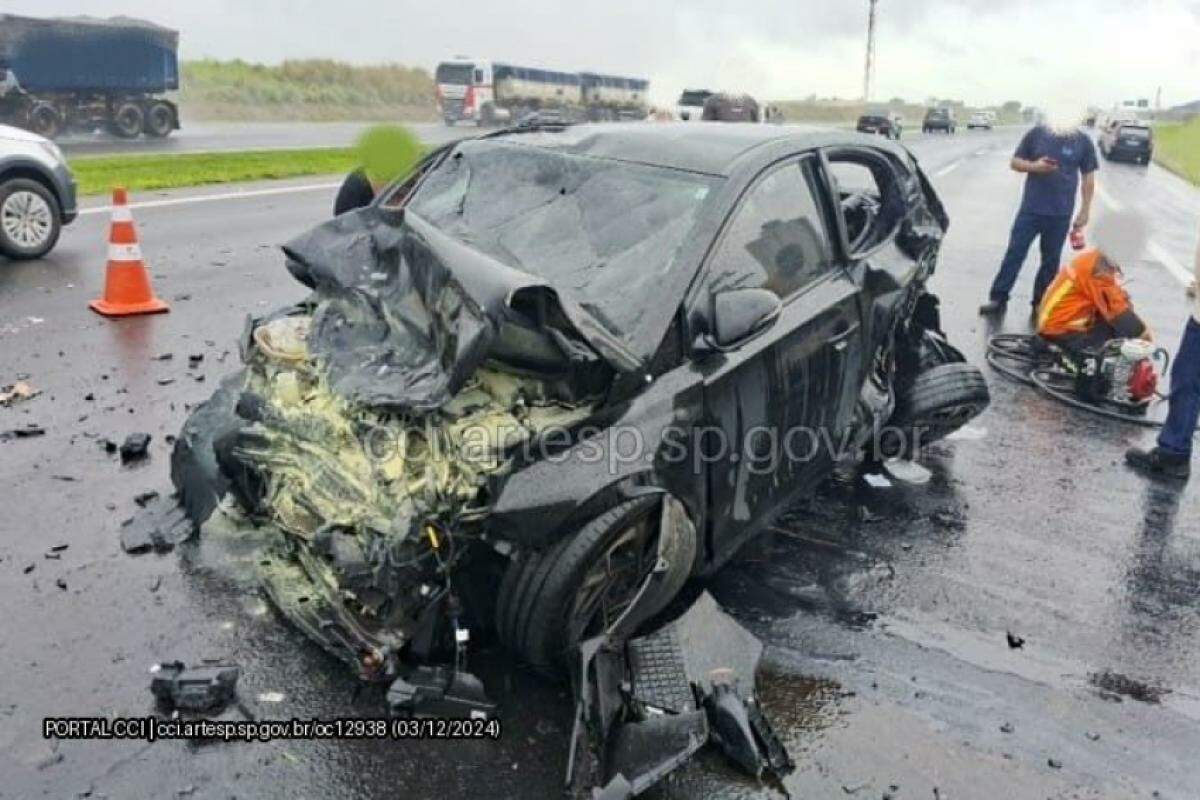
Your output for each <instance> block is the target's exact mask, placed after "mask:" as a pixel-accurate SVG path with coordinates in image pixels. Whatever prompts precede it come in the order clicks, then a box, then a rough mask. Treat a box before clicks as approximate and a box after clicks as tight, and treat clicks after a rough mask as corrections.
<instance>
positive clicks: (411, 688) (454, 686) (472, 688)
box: [387, 665, 496, 719]
mask: <svg viewBox="0 0 1200 800" xmlns="http://www.w3.org/2000/svg"><path fill="white" fill-rule="evenodd" d="M387 704H388V710H389V711H391V713H392V714H395V715H402V716H416V717H425V716H429V717H456V718H471V719H478V718H481V717H482V718H486V717H491V716H493V715H494V714H495V713H496V704H495V703H493V702H492V701H491V700H490V699H488V696H487V694H485V693H484V690H483V682H482V681H480V680H479V678H477V677H475V676H474V675H472V674H471V673H469V672H466V671H464V670H456V669H454V668H452V667H442V666H426V665H422V666H417V667H413V668H412V669H411V670H409V671H407V672H405V674H404V675H402V676H401V677H399V678H397V679H396V680H394V681H392V685H391V686H389V687H388V691H387Z"/></svg>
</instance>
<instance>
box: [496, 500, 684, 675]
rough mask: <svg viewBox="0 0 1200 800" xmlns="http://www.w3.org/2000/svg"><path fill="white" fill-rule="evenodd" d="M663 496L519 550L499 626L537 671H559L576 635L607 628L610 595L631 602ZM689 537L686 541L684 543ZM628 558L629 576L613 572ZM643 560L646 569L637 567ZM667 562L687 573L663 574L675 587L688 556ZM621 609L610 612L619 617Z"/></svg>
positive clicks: (504, 589)
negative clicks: (548, 543) (539, 547)
mask: <svg viewBox="0 0 1200 800" xmlns="http://www.w3.org/2000/svg"><path fill="white" fill-rule="evenodd" d="M661 503H662V499H661V497H660V496H659V495H650V496H646V497H638V498H635V499H633V500H626V501H624V502H622V503H619V504H617V505H616V506H613V507H612V508H610V509H609V510H608V511H605V512H604V513H602V514H600V515H599V516H597V517H595V518H593V519H592V520H591V521H589V522H588V523H586V524H585V525H584V526H583V527H582V528H580V529H579V531H578V532H577V533H575V534H574V535H572V536H567V537H566V538H564V539H563V540H562V541H561V542H558V543H557V544H555V545H553V546H552V547H550V548H548V549H546V550H543V551H540V552H528V553H525V554H523V555H522V557H519V558H514V559H513V561H512V562H510V564H509V566H508V570H507V572H506V573H505V576H504V580H503V582H502V583H501V586H500V593H499V597H498V599H497V603H496V631H497V633H498V635H499V637H500V641H501V642H502V643H503V644H504V645H505V646H507V647H508V648H509V649H510V650H512V651H514V652H515V653H516V654H517V655H518V656H519V657H520V658H521V659H522V660H523V661H524V662H525V663H526V664H528V665H529V666H531V667H533V669H535V670H536V671H538V672H540V673H542V674H544V675H547V676H555V675H560V674H561V672H560V670H562V669H563V667H565V666H566V665H567V664H568V663H569V661H568V658H569V656H570V654H571V652H572V651H573V650H574V649H575V647H576V646H577V645H578V644H579V642H580V641H581V640H583V639H587V638H590V637H592V636H594V635H596V634H598V633H600V632H601V630H602V629H603V627H604V625H603V620H604V619H605V614H606V613H608V612H609V610H610V609H606V608H603V607H602V606H603V604H604V602H605V601H606V600H608V601H611V602H612V604H613V606H615V607H619V606H620V604H621V603H625V604H626V605H627V604H628V603H629V602H631V601H632V600H633V597H634V595H635V594H636V590H637V588H638V587H639V586H640V585H641V582H642V579H643V578H644V576H645V575H648V574H649V571H650V570H651V569H653V565H654V562H655V561H656V558H657V550H658V539H659V533H660V531H659V530H658V526H659V510H660V509H661V508H662V505H661ZM689 530H690V533H689V534H688V536H690V537H691V539H692V541H691V542H690V545H691V552H692V553H693V556H694V553H695V545H696V542H695V529H694V528H691V527H690V526H689ZM688 544H689V543H684V545H683V549H684V550H686V549H687V547H688ZM630 559H633V561H632V565H633V567H634V569H633V570H631V571H630V574H631V580H628V581H621V580H620V576H621V575H622V573H620V572H619V571H617V573H616V575H614V573H613V569H612V568H613V565H614V564H616V565H617V567H618V570H619V567H621V566H626V565H628V564H629V563H630ZM647 562H648V563H647ZM684 562H687V563H684ZM643 565H644V566H645V567H646V569H645V572H644V575H643V574H640V573H639V570H640V568H641V567H642V566H643ZM668 569H671V570H678V571H681V573H682V574H677V573H673V574H672V575H670V576H669V577H668V579H667V582H666V584H667V585H669V586H672V587H674V589H673V591H678V587H679V586H681V585H682V584H683V582H684V580H686V578H687V574H690V571H691V562H690V561H689V560H688V559H687V558H681V559H679V562H678V563H676V564H672V565H670V566H669V567H668ZM606 581H607V582H608V584H607V585H605V582H606ZM597 589H599V593H598V594H596V593H595V592H596V590H597ZM671 599H672V597H667V596H662V597H658V598H656V599H655V603H654V604H655V605H656V606H657V608H656V609H654V610H656V611H657V610H661V609H662V608H663V607H665V606H666V604H667V603H668V602H670V600H671ZM593 602H594V603H596V604H598V605H593V604H592V603H593ZM581 606H582V607H581ZM610 608H611V607H610ZM616 615H617V614H615V613H614V614H612V616H613V617H614V618H615V616H616ZM608 621H609V622H611V621H613V620H612V619H610V620H608ZM597 623H599V629H597V628H596V625H597Z"/></svg>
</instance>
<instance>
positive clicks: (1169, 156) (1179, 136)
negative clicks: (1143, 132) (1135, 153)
mask: <svg viewBox="0 0 1200 800" xmlns="http://www.w3.org/2000/svg"><path fill="white" fill-rule="evenodd" d="M1154 160H1155V161H1157V162H1158V163H1159V164H1161V165H1162V166H1164V167H1166V168H1167V169H1169V170H1171V172H1174V173H1175V174H1176V175H1179V176H1181V177H1184V178H1186V179H1187V180H1189V181H1191V182H1192V183H1195V184H1198V185H1200V117H1194V118H1193V119H1192V120H1191V121H1190V122H1176V123H1171V124H1168V125H1159V126H1158V127H1157V128H1155V129H1154Z"/></svg>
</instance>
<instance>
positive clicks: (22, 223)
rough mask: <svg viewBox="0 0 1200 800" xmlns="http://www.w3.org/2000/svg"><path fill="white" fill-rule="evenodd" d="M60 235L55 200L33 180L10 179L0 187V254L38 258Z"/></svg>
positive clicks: (44, 253) (10, 256) (56, 201)
mask: <svg viewBox="0 0 1200 800" xmlns="http://www.w3.org/2000/svg"><path fill="white" fill-rule="evenodd" d="M61 232H62V219H61V217H60V215H59V209H58V200H57V199H56V198H55V197H54V194H53V193H51V192H50V190H48V189H47V188H46V187H45V186H42V185H41V184H40V183H38V182H37V181H32V180H29V179H27V178H14V179H13V180H11V181H8V182H6V183H3V184H0V253H3V254H4V255H6V256H8V257H9V258H17V259H30V258H41V257H42V256H44V255H46V253H49V252H50V250H51V249H53V247H54V245H55V243H56V242H57V241H58V235H59V233H61Z"/></svg>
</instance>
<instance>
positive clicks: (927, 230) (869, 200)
mask: <svg viewBox="0 0 1200 800" xmlns="http://www.w3.org/2000/svg"><path fill="white" fill-rule="evenodd" d="M822 157H823V160H824V166H825V168H826V170H828V173H829V175H830V182H831V184H832V185H833V186H834V194H835V196H836V197H837V199H838V206H839V214H838V220H837V222H838V226H839V227H840V229H841V230H840V232H839V235H838V238H839V239H840V244H841V247H842V249H843V252H844V253H845V254H846V255H845V257H846V263H847V266H848V269H849V272H850V274H851V276H852V277H853V280H854V281H855V282H856V283H858V284H859V285H860V286H861V287H862V292H861V294H860V301H861V303H862V321H863V328H864V336H865V341H866V342H869V343H872V345H871V347H878V346H880V345H882V344H884V343H886V342H888V341H889V340H890V339H889V337H890V331H891V330H892V329H893V327H894V325H895V324H896V322H897V315H899V314H900V313H902V312H903V310H904V306H905V301H906V300H907V299H908V297H909V292H910V290H911V287H912V286H913V285H914V283H915V282H917V280H918V278H920V277H921V276H922V275H927V274H929V273H930V272H932V270H933V265H934V261H935V259H936V257H937V252H938V242H939V241H940V239H941V234H942V230H943V227H944V226H943V225H942V223H941V222H939V220H938V218H937V217H938V215H939V214H943V213H944V212H942V211H941V209H940V206H939V207H937V208H932V207H930V206H929V204H928V202H927V201H926V200H924V199H922V198H923V193H922V185H921V181H920V178H919V177H918V174H917V167H916V166H915V165H914V164H911V163H905V162H904V160H903V159H902V158H901V157H899V156H897V155H896V154H895V153H892V152H888V151H884V150H881V149H876V148H872V147H838V148H830V149H827V150H824V151H822ZM871 347H868V348H867V349H871ZM865 356H866V359H867V360H866V364H867V365H868V366H869V365H870V363H871V361H870V359H871V358H873V356H874V353H873V352H868V353H866V354H865Z"/></svg>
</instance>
